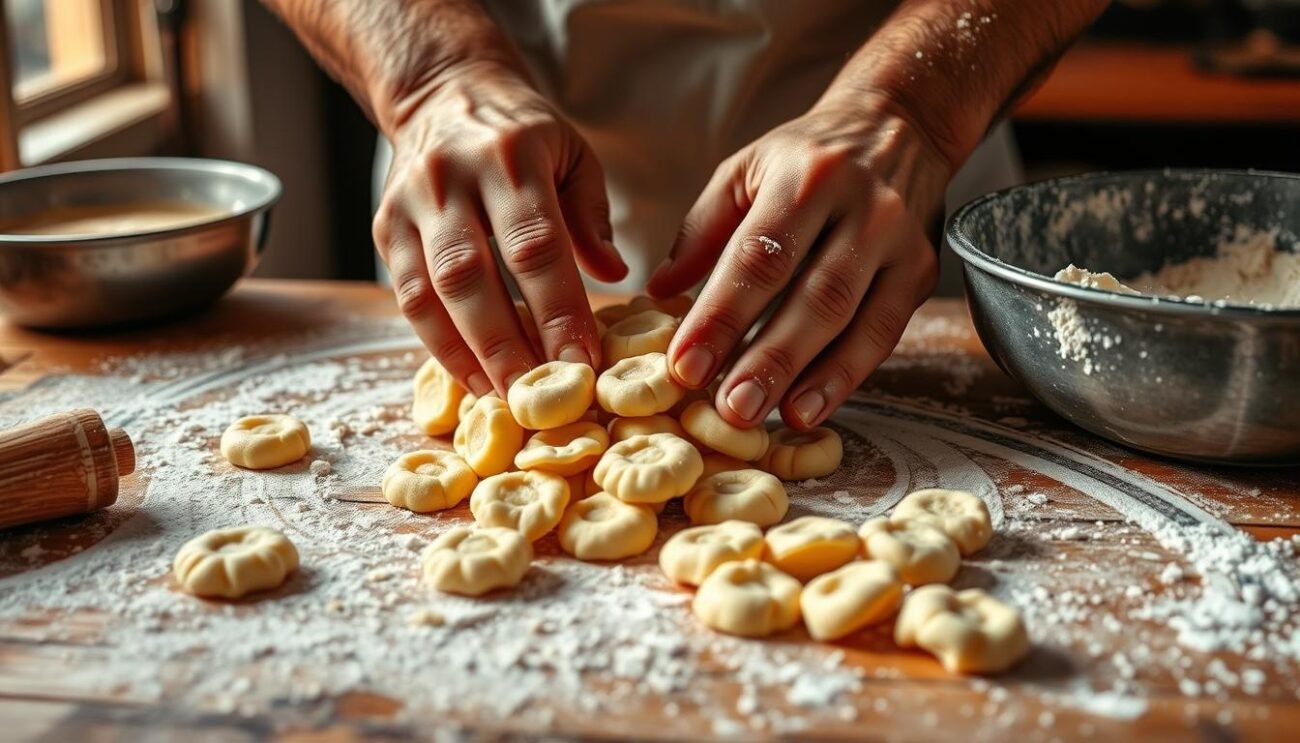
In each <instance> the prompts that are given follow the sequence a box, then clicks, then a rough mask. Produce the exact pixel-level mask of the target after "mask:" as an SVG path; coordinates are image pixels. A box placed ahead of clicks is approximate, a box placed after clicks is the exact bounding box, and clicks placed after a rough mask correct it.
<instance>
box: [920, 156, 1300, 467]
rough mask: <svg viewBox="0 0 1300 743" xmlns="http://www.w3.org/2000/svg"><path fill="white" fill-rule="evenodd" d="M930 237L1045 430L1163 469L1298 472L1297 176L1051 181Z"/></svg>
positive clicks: (1166, 175) (1211, 174)
mask: <svg viewBox="0 0 1300 743" xmlns="http://www.w3.org/2000/svg"><path fill="white" fill-rule="evenodd" d="M946 236H947V240H948V243H949V245H951V246H952V248H953V250H954V251H956V252H957V254H958V255H959V256H961V258H962V260H963V262H964V271H965V280H966V294H967V300H968V302H969V304H970V308H971V315H972V318H973V319H974V321H975V325H976V328H977V329H978V331H979V334H980V337H981V339H982V340H983V342H984V345H985V347H986V348H987V349H988V351H989V353H990V355H991V356H992V357H993V358H994V360H995V361H997V363H998V364H999V365H1000V366H1001V367H1002V369H1003V370H1004V371H1006V372H1007V373H1008V374H1010V375H1011V376H1013V377H1015V378H1016V379H1018V380H1020V381H1021V382H1022V383H1024V384H1025V386H1026V387H1028V388H1029V389H1030V391H1031V392H1033V393H1034V394H1035V395H1036V396H1037V397H1038V398H1039V399H1040V400H1042V401H1043V403H1044V404H1046V405H1047V406H1048V407H1050V408H1051V409H1052V410H1054V411H1055V412H1057V413H1058V414H1060V415H1062V416H1063V417H1065V418H1067V419H1069V420H1071V421H1072V422H1074V423H1076V424H1077V425H1079V426H1081V427H1083V428H1085V429H1087V430H1089V431H1092V432H1093V433H1096V434H1098V435H1101V436H1103V437H1105V438H1108V439H1110V440H1112V441H1115V442H1117V443H1120V444H1123V445H1126V446H1130V447H1133V448H1136V449H1141V450H1143V451H1146V452H1151V453H1155V454H1161V455H1165V456H1170V457H1176V458H1179V459H1187V460H1195V461H1203V462H1213V463H1231V464H1276V465H1297V464H1300V176H1295V175H1289V174H1283V173H1265V172H1254V171H1221V170H1178V169H1170V170H1160V171H1138V172H1126V173H1092V174H1086V175H1080V176H1071V177H1067V178H1059V179H1055V180H1050V181H1044V182H1041V183H1034V184H1030V185H1026V186H1020V187H1016V188H1013V189H1009V190H1006V191H1001V192H998V193H995V194H990V195H988V196H985V197H983V198H981V199H978V200H976V201H974V202H972V203H970V204H968V205H966V206H965V207H963V208H962V209H960V210H959V211H958V212H957V213H956V214H954V215H953V217H952V219H951V220H950V221H949V223H948V227H947V231H946Z"/></svg>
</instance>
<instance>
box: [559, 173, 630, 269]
mask: <svg viewBox="0 0 1300 743" xmlns="http://www.w3.org/2000/svg"><path fill="white" fill-rule="evenodd" d="M559 200H560V210H561V212H562V213H563V214H564V224H565V225H566V226H567V227H568V230H569V235H570V237H571V238H572V240H573V253H574V257H576V258H577V259H578V265H579V266H580V267H581V268H582V270H583V271H584V272H586V274H587V275H588V276H590V277H592V278H594V279H596V280H597V281H604V282H614V281H620V280H622V279H623V278H624V277H626V276H627V264H626V263H624V262H623V258H622V256H620V255H619V254H618V250H617V249H615V248H614V242H613V240H614V230H613V228H612V227H610V224H609V197H608V196H607V195H606V193H605V174H604V172H602V171H601V168H600V163H599V162H597V161H596V158H595V156H594V155H592V153H591V152H590V151H589V150H587V149H586V148H585V147H584V148H583V151H582V152H581V153H580V154H579V155H578V162H577V164H576V165H575V166H574V169H573V171H572V172H571V173H570V174H569V177H568V178H567V179H566V181H565V182H564V183H562V184H560V188H559Z"/></svg>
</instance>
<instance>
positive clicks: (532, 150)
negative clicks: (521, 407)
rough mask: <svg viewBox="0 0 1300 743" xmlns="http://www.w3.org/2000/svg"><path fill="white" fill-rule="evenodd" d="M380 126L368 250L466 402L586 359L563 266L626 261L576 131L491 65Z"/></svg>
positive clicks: (574, 276) (600, 178)
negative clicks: (382, 138)
mask: <svg viewBox="0 0 1300 743" xmlns="http://www.w3.org/2000/svg"><path fill="white" fill-rule="evenodd" d="M409 110H410V113H409V115H407V116H405V117H403V118H402V119H401V120H399V121H398V122H397V123H396V124H395V126H394V127H393V129H394V131H392V132H388V134H389V138H390V139H391V141H392V142H393V163H392V166H391V167H390V169H389V171H388V181H387V183H386V184H385V186H384V193H383V197H382V199H381V201H380V205H379V210H378V212H377V213H376V214H375V220H374V238H375V246H376V247H377V249H378V251H379V255H380V256H381V257H382V258H383V260H384V263H385V264H386V265H387V266H388V270H389V272H390V273H391V274H392V281H393V288H394V291H395V293H396V295H397V303H398V305H399V306H400V308H401V310H402V313H403V314H404V315H406V317H407V319H408V320H409V321H410V323H411V325H412V326H413V327H414V328H415V331H416V333H417V334H418V335H419V336H420V339H421V340H422V341H423V342H424V345H425V346H426V347H428V349H429V351H430V352H431V353H433V355H434V356H436V357H437V358H438V360H439V361H440V362H442V364H443V366H445V367H446V368H447V370H448V371H449V372H451V374H452V375H453V376H455V377H456V378H457V379H458V380H460V382H461V383H462V384H463V385H465V386H466V387H467V388H469V390H470V391H472V392H474V393H475V394H476V395H483V394H485V393H487V392H490V391H491V390H493V389H495V390H496V391H497V392H498V394H501V395H502V396H504V395H505V391H506V388H507V387H508V386H509V384H510V382H512V381H514V379H515V378H516V377H518V376H519V375H520V374H522V373H524V372H525V371H527V370H528V369H530V368H532V367H533V366H535V365H536V364H537V363H538V362H539V361H544V360H552V359H561V360H565V361H576V362H580V363H587V364H592V365H593V366H595V365H598V364H599V363H600V339H599V337H598V335H597V332H596V325H595V320H594V319H593V318H592V314H591V309H590V307H589V306H588V304H587V295H586V292H585V291H584V290H583V285H582V280H581V278H580V277H579V276H578V270H577V266H575V263H574V259H575V258H576V259H577V265H580V266H581V267H582V269H583V271H584V272H586V273H587V274H588V275H590V276H592V277H593V278H595V279H597V280H600V281H617V280H619V279H621V278H623V277H624V276H625V275H626V274H627V266H626V265H625V264H624V263H623V261H622V259H621V258H620V257H619V255H618V252H617V251H616V250H615V249H614V245H613V243H612V242H611V237H612V230H611V228H610V224H609V203H608V200H607V197H606V194H605V179H604V175H603V173H602V172H601V169H600V165H599V163H597V162H596V158H595V155H594V154H593V153H592V152H591V150H590V148H588V146H587V144H586V142H584V141H583V140H582V137H581V136H580V135H579V134H578V133H577V132H576V131H575V130H574V129H573V127H572V126H570V125H569V124H568V123H567V122H565V121H564V120H563V118H562V117H561V116H560V114H559V113H558V112H557V111H555V109H554V108H553V107H552V106H551V105H550V103H548V102H547V101H546V100H545V99H544V98H543V97H542V96H541V95H540V94H538V93H537V92H536V91H535V90H533V89H532V88H531V87H530V86H529V85H528V83H527V82H526V81H524V80H523V79H522V77H521V76H520V75H519V74H518V73H516V72H514V71H511V70H508V69H505V68H503V67H501V66H499V65H494V64H478V65H472V66H464V67H460V68H458V69H456V70H454V71H448V74H446V75H445V76H443V78H442V80H441V81H440V82H439V84H438V85H437V86H436V87H433V88H432V90H431V92H428V93H427V95H426V96H425V97H424V98H423V99H422V100H419V101H418V102H417V104H416V105H415V106H414V107H413V108H411V109H409ZM493 235H494V236H495V237H496V240H497V246H498V248H499V250H500V252H501V256H502V258H503V259H504V261H503V262H504V264H505V267H506V270H508V271H509V272H510V274H511V275H512V276H513V277H514V279H515V282H516V283H517V284H518V286H519V291H520V292H521V293H522V294H523V297H524V300H525V301H526V302H527V303H528V307H529V309H530V310H531V312H532V316H533V317H534V318H535V321H536V324H537V330H538V333H539V335H540V337H541V341H542V346H543V347H542V348H541V349H540V352H541V353H542V354H544V355H545V357H546V358H545V359H540V360H539V359H538V358H537V352H536V351H535V350H534V348H533V347H532V345H531V344H530V343H529V342H528V340H527V337H526V336H525V334H524V332H523V329H522V328H521V327H520V324H519V318H518V316H517V314H516V312H515V308H514V306H513V304H512V302H511V299H510V294H509V292H508V291H507V289H506V284H505V282H504V281H503V278H502V276H501V275H500V273H498V270H497V262H496V259H495V256H494V255H493V252H492V248H491V246H490V245H489V243H488V237H489V236H493Z"/></svg>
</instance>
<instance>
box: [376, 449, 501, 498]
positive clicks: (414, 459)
mask: <svg viewBox="0 0 1300 743" xmlns="http://www.w3.org/2000/svg"><path fill="white" fill-rule="evenodd" d="M477 484H478V476H477V475H475V474H474V470H472V469H470V466H469V464H467V463H466V462H465V460H464V459H461V457H460V455H458V454H456V453H454V452H449V451H440V450H436V449H421V450H420V451H413V452H411V453H409V454H403V455H402V456H400V457H398V458H397V461H396V462H393V463H392V464H391V465H390V466H389V467H388V471H387V472H385V473H384V479H383V481H382V484H381V485H380V490H382V491H383V493H384V498H385V499H387V500H388V502H389V503H391V504H393V505H394V506H397V507H398V508H405V509H407V510H409V511H414V512H416V513H428V512H430V511H442V510H444V509H447V508H452V507H454V506H456V505H457V504H459V503H460V502H461V501H463V500H465V499H466V498H468V497H469V494H470V492H472V491H473V490H474V486H475V485H477Z"/></svg>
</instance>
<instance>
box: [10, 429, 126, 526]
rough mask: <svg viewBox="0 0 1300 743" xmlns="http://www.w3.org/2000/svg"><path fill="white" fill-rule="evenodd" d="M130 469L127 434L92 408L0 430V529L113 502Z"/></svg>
mask: <svg viewBox="0 0 1300 743" xmlns="http://www.w3.org/2000/svg"><path fill="white" fill-rule="evenodd" d="M133 470H135V447H134V446H133V445H132V444H131V437H129V436H127V435H126V431H123V430H122V429H120V428H111V429H110V428H108V427H107V426H105V425H104V419H102V418H100V417H99V413H96V412H95V411H93V410H73V411H70V412H67V413H59V414H57V415H52V416H50V417H48V418H42V419H41V420H38V421H33V422H31V423H27V424H24V425H21V426H18V427H17V428H11V429H9V430H8V431H0V529H2V528H8V527H10V526H16V525H18V524H30V523H32V522H34V521H44V520H46V519H53V518H58V517H59V516H71V515H73V514H78V513H89V512H90V511H95V510H98V509H100V508H104V507H105V506H111V505H112V504H113V503H114V502H115V501H116V500H117V483H118V478H119V477H120V476H122V475H129V474H131V472H132V471H133Z"/></svg>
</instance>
